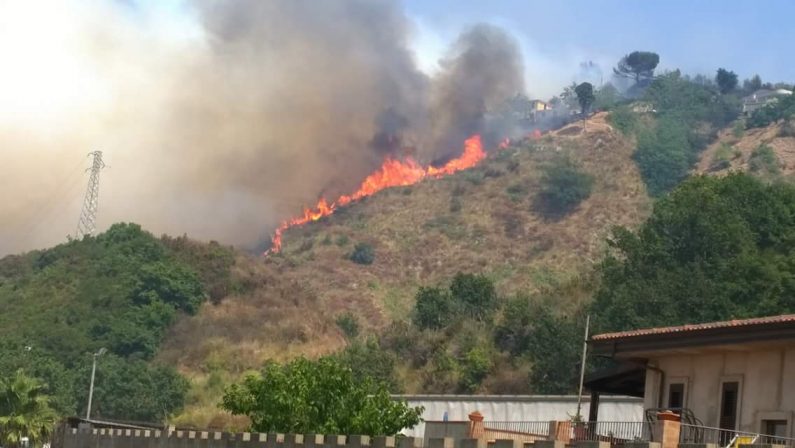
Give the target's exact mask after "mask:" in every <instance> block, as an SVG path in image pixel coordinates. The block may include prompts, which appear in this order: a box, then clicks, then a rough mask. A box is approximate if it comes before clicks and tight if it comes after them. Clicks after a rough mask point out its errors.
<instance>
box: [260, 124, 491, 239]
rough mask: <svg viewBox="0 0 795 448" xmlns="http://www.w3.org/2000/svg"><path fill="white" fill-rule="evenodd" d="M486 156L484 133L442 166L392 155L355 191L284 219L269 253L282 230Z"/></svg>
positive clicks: (461, 166)
mask: <svg viewBox="0 0 795 448" xmlns="http://www.w3.org/2000/svg"><path fill="white" fill-rule="evenodd" d="M504 146H507V141H506V142H503V144H501V145H500V147H504ZM484 158H486V152H485V151H483V143H482V142H481V140H480V135H473V136H472V137H469V138H468V139H466V141H465V142H464V153H463V154H461V156H460V157H458V158H455V159H452V160H450V161H449V162H447V163H446V164H445V165H444V166H442V167H439V168H437V167H433V166H429V167H426V168H423V167H422V166H420V164H419V163H417V162H416V161H415V160H414V159H413V158H411V157H408V158H406V159H405V160H398V159H394V158H391V157H388V158H387V159H386V160H384V163H383V164H382V165H381V168H379V169H378V170H376V171H375V172H373V173H372V174H370V175H369V176H367V178H366V179H364V181H363V182H362V184H361V185H360V186H359V189H358V190H356V191H355V192H354V193H353V194H351V195H342V196H340V197H339V198H337V200H336V201H334V202H332V203H330V204H329V203H328V201H326V199H325V198H321V199H320V200H319V201H318V202H317V204H316V205H315V207H314V208H304V213H303V215H301V216H297V217H295V218H292V219H288V220H287V221H284V222H283V223H281V225H280V226H279V227H278V228H277V229H276V231H275V232H273V237H272V238H271V243H272V244H271V248H270V249H269V250H268V251H267V252H266V253H265V254H266V255H267V254H270V253H276V252H279V251H280V250H281V248H282V234H283V233H284V231H285V230H287V229H289V228H290V227H294V226H300V225H302V224H306V223H308V222H311V221H317V220H318V219H320V218H322V217H324V216H328V215H330V214H332V213H334V210H336V209H337V208H338V207H341V206H345V205H348V204H350V203H351V202H354V201H357V200H359V199H361V198H364V197H367V196H370V195H372V194H375V193H377V192H379V191H381V190H383V189H385V188H390V187H400V186H406V185H412V184H415V183H417V182H419V181H421V180H422V179H425V178H427V177H442V176H447V175H450V174H453V173H455V172H457V171H461V170H465V169H467V168H472V167H473V166H475V165H477V164H478V163H480V161H481V160H483V159H484Z"/></svg>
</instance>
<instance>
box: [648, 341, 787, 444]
mask: <svg viewBox="0 0 795 448" xmlns="http://www.w3.org/2000/svg"><path fill="white" fill-rule="evenodd" d="M649 365H650V366H652V367H656V368H658V369H659V371H662V373H660V372H659V371H657V370H654V369H649V370H647V373H646V395H645V398H644V406H645V407H646V408H654V407H665V406H667V405H668V403H667V400H668V387H669V385H670V384H671V383H685V389H686V391H685V403H684V405H685V407H686V408H689V409H691V410H692V411H693V413H694V414H695V416H696V417H697V418H699V419H700V420H701V421H702V422H703V423H704V425H705V426H711V427H718V419H719V406H720V390H721V383H722V382H723V381H739V382H740V403H739V421H738V427H737V429H739V430H741V431H749V432H762V431H763V430H762V428H761V421H762V420H765V419H777V420H787V421H788V422H789V423H788V425H787V426H788V431H789V435H790V436H792V435H793V429H792V426H793V424H792V423H793V410H795V347H789V348H785V349H777V350H759V351H747V352H738V351H736V352H729V351H727V352H724V353H713V354H695V355H675V356H664V357H659V358H654V359H651V360H650V361H649Z"/></svg>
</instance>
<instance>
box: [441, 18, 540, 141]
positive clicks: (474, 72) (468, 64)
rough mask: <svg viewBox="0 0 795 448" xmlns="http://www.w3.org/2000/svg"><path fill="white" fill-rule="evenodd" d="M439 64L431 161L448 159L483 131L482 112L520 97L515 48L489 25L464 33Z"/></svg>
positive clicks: (521, 83)
mask: <svg viewBox="0 0 795 448" xmlns="http://www.w3.org/2000/svg"><path fill="white" fill-rule="evenodd" d="M441 65H442V72H441V74H440V75H439V76H438V77H437V78H436V79H434V80H433V93H432V95H433V98H432V115H431V122H432V124H433V135H432V140H431V143H430V145H429V146H430V148H432V151H434V154H435V155H436V156H437V157H445V156H447V155H449V151H450V148H454V147H457V145H460V144H461V142H462V141H463V140H464V139H466V138H467V137H469V136H470V135H472V134H474V133H484V132H487V131H488V130H487V129H486V113H487V112H490V111H494V110H495V109H496V108H498V107H500V106H501V105H502V104H503V103H504V102H505V101H506V100H507V99H509V98H511V97H512V96H514V95H516V94H517V93H522V92H524V80H523V75H522V74H523V72H524V67H523V66H522V59H521V56H520V54H519V48H518V45H517V44H516V42H515V41H514V40H513V38H511V36H509V35H508V34H507V33H505V32H504V31H503V30H501V29H500V28H497V27H495V26H491V25H476V26H473V27H472V28H470V29H468V30H466V31H465V32H464V33H463V34H462V35H461V36H460V37H459V38H458V40H457V41H456V42H455V43H454V44H453V47H452V49H451V51H450V54H449V55H448V56H447V58H446V59H444V60H443V61H441ZM504 137H505V136H501V137H499V138H504ZM494 143H495V142H494V141H493V140H492V141H488V142H487V144H494Z"/></svg>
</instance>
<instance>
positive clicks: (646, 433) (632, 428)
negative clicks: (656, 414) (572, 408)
mask: <svg viewBox="0 0 795 448" xmlns="http://www.w3.org/2000/svg"><path fill="white" fill-rule="evenodd" d="M655 424H656V423H649V422H586V423H575V424H573V425H574V427H573V434H572V439H573V440H590V441H601V442H610V444H611V445H622V444H624V443H626V442H649V441H651V440H652V435H653V433H654V431H653V430H652V428H653V426H654V425H655Z"/></svg>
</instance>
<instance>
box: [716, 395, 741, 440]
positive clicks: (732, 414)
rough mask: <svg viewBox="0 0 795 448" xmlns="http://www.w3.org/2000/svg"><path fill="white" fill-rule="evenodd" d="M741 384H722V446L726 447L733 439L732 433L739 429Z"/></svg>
mask: <svg viewBox="0 0 795 448" xmlns="http://www.w3.org/2000/svg"><path fill="white" fill-rule="evenodd" d="M739 392H740V383H739V382H737V381H727V382H725V383H722V384H721V393H720V422H719V423H720V429H727V430H729V431H721V434H720V444H721V445H722V446H726V445H727V444H728V443H729V442H730V441H731V439H732V436H733V434H731V433H730V431H733V430H735V429H737V413H738V409H737V405H738V400H739Z"/></svg>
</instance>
